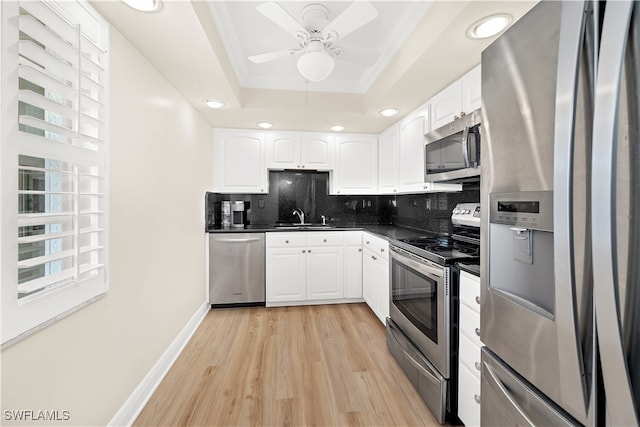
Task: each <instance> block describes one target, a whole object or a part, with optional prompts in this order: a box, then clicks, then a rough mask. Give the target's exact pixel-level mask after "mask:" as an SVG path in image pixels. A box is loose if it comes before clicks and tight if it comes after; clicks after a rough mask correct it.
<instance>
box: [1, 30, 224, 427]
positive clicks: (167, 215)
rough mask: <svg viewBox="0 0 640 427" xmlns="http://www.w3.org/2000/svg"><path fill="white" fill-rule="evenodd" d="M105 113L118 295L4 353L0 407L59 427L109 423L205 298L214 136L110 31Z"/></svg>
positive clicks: (112, 252) (113, 289) (115, 292)
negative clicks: (64, 416)
mask: <svg viewBox="0 0 640 427" xmlns="http://www.w3.org/2000/svg"><path fill="white" fill-rule="evenodd" d="M212 78H215V76H212ZM204 95H206V94H203V96H204ZM110 111H111V127H110V143H111V154H110V159H111V160H110V168H109V170H110V174H111V183H110V197H111V232H110V239H111V250H110V257H111V270H110V285H111V289H110V291H109V293H108V295H107V296H106V297H105V298H103V299H101V300H100V301H98V302H96V303H94V304H91V305H90V306H88V307H86V308H84V309H82V310H80V311H79V312H77V313H74V314H72V315H71V316H69V317H67V318H65V319H63V320H61V321H59V322H57V323H55V324H53V325H52V326H50V327H48V328H46V329H44V330H42V331H40V332H37V333H36V334H34V335H32V336H30V337H28V338H26V339H24V340H23V341H21V342H18V343H17V344H15V345H13V346H11V347H9V348H7V349H6V350H4V351H3V352H2V355H1V357H2V396H1V397H2V409H3V410H7V409H12V410H20V409H27V410H28V409H32V410H59V411H63V410H68V411H69V412H70V421H68V422H57V423H53V424H56V425H82V426H94V425H105V424H106V423H107V422H108V421H109V420H110V419H111V418H112V417H113V415H114V414H115V413H116V411H117V410H118V409H119V408H120V406H121V405H122V404H123V403H124V402H125V400H126V399H127V398H128V397H129V395H130V394H131V392H132V391H133V390H134V388H135V387H136V386H137V385H138V383H139V382H140V380H141V379H142V378H143V377H144V376H145V374H146V373H147V372H148V371H149V369H150V368H151V367H152V366H153V365H154V363H155V362H156V361H157V360H158V358H159V357H160V355H161V354H162V352H163V351H164V350H165V349H166V348H167V346H168V345H169V344H170V343H171V341H172V340H173V339H174V338H175V337H176V335H177V334H178V332H179V331H180V330H181V329H182V328H183V327H184V326H185V324H186V323H187V321H188V320H189V319H190V318H191V316H192V315H193V314H194V313H195V312H196V311H197V309H198V308H199V307H200V306H201V305H202V304H203V303H204V301H205V273H204V272H205V259H204V257H205V255H204V247H205V233H204V193H205V191H206V189H207V188H208V187H209V183H210V177H211V176H212V171H211V167H212V166H211V163H212V162H211V159H212V153H211V135H212V129H211V127H210V126H209V125H208V124H207V122H206V121H205V120H204V119H203V118H202V116H200V115H199V114H198V113H197V112H196V111H195V110H194V109H193V108H192V107H191V106H190V105H189V104H188V103H187V102H186V101H185V100H184V99H183V98H182V97H181V96H180V94H179V93H178V92H177V91H176V89H175V88H174V87H173V86H171V85H170V84H169V83H168V81H167V80H166V79H165V78H164V77H163V76H162V75H160V74H159V73H158V71H157V70H156V69H155V68H153V66H152V65H151V64H150V63H149V62H148V61H147V60H146V59H145V58H144V57H142V56H141V54H140V53H139V52H138V51H137V50H135V49H134V48H133V46H132V45H131V44H130V43H129V42H128V41H127V40H126V39H125V38H124V37H123V36H122V35H121V34H120V33H118V32H117V31H116V30H115V29H114V28H112V30H111V109H110ZM0 416H1V417H2V421H0V424H3V425H5V421H4V413H2V414H0ZM33 424H35V425H45V424H46V425H48V424H52V423H51V422H44V423H43V422H39V423H38V422H34V423H33Z"/></svg>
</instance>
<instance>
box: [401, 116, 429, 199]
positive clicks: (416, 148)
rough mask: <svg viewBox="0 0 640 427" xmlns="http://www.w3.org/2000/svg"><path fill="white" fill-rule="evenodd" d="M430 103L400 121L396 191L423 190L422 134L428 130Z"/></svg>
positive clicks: (423, 144) (423, 157)
mask: <svg viewBox="0 0 640 427" xmlns="http://www.w3.org/2000/svg"><path fill="white" fill-rule="evenodd" d="M429 111H430V105H429V104H425V105H423V106H422V107H420V108H418V109H417V110H415V111H414V112H413V113H411V114H409V115H407V116H406V117H405V118H404V119H403V120H402V121H401V122H400V139H399V167H398V187H399V188H398V191H399V192H401V193H411V192H419V191H424V190H425V188H424V184H425V183H424V168H425V156H424V149H425V148H424V147H425V139H424V134H425V133H427V132H428V131H429Z"/></svg>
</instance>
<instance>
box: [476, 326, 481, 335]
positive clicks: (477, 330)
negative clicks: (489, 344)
mask: <svg viewBox="0 0 640 427" xmlns="http://www.w3.org/2000/svg"><path fill="white" fill-rule="evenodd" d="M476 335H477V336H480V328H476Z"/></svg>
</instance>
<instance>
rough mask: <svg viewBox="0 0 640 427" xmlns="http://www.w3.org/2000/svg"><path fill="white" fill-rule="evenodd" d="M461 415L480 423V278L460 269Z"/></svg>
mask: <svg viewBox="0 0 640 427" xmlns="http://www.w3.org/2000/svg"><path fill="white" fill-rule="evenodd" d="M459 330H460V334H459V349H458V355H459V356H458V357H459V361H458V418H460V420H461V421H462V422H463V423H464V424H465V425H466V426H479V425H480V368H481V365H480V348H481V347H482V342H481V341H480V335H479V333H480V278H479V277H477V276H475V275H473V274H469V273H467V272H465V271H461V272H460V329H459Z"/></svg>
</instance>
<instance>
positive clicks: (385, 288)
mask: <svg viewBox="0 0 640 427" xmlns="http://www.w3.org/2000/svg"><path fill="white" fill-rule="evenodd" d="M362 241H363V247H364V248H363V252H362V298H363V299H364V300H365V302H366V303H367V305H369V308H371V310H373V312H374V313H375V315H376V316H378V319H380V321H381V322H382V323H386V318H387V317H389V243H388V242H387V241H386V240H384V239H381V238H379V237H376V236H373V235H372V234H369V233H366V232H365V233H363V234H362Z"/></svg>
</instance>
